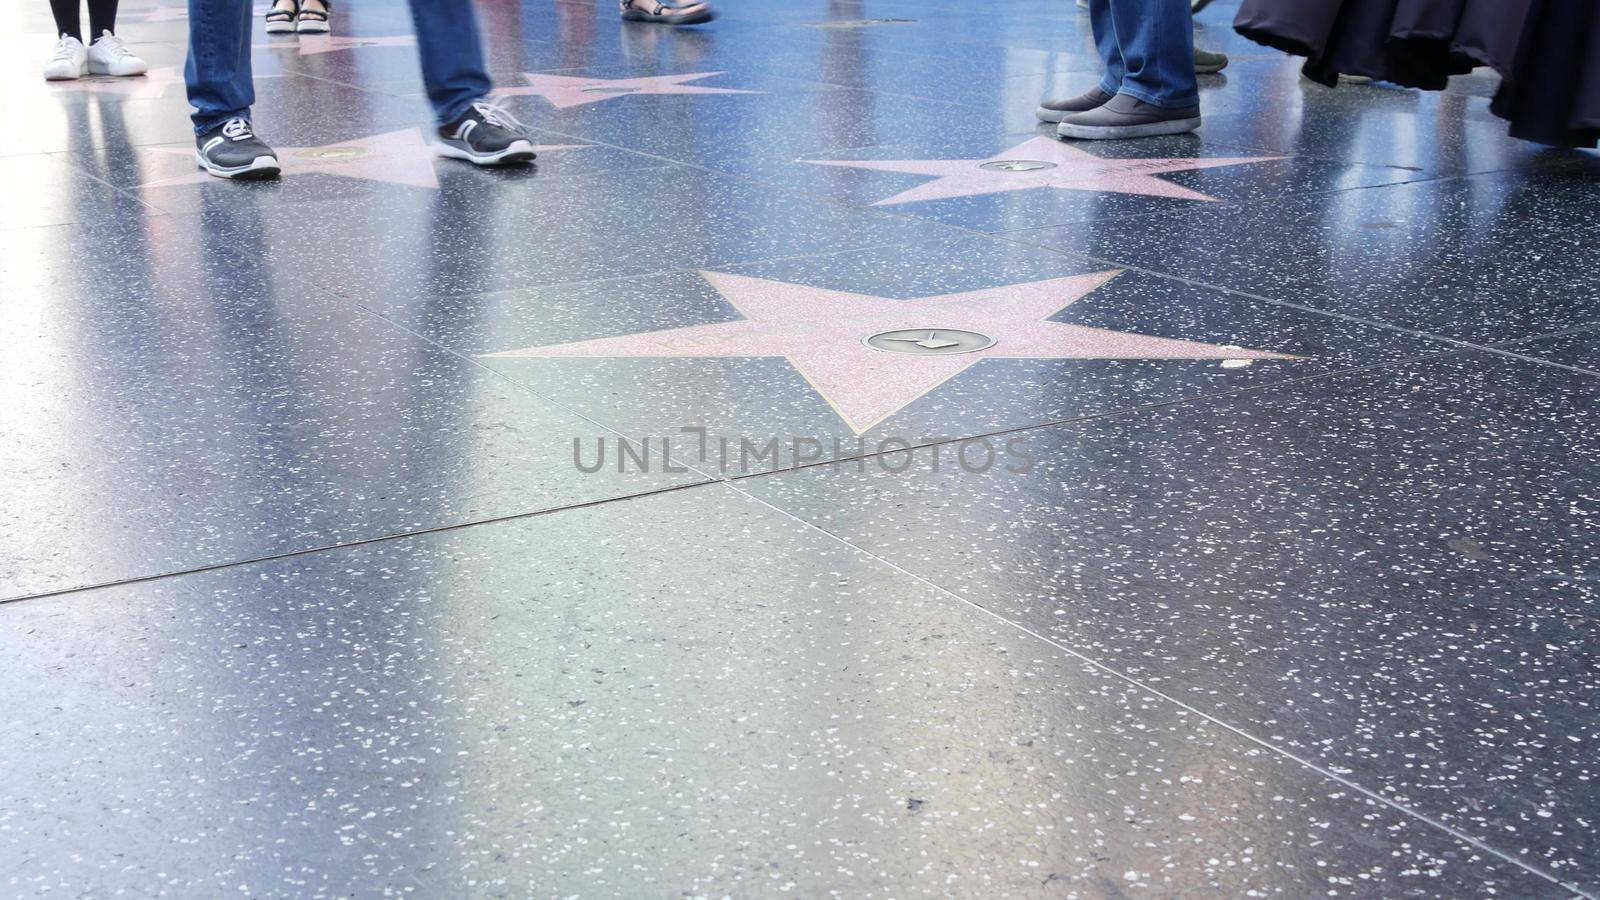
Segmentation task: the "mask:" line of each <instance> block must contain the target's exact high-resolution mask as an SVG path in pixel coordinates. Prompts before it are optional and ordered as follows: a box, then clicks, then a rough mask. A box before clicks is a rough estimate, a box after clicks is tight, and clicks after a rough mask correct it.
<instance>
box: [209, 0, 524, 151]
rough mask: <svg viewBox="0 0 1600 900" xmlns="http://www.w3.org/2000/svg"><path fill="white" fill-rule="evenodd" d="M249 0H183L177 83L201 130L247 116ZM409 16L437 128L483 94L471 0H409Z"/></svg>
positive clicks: (250, 99)
mask: <svg viewBox="0 0 1600 900" xmlns="http://www.w3.org/2000/svg"><path fill="white" fill-rule="evenodd" d="M250 6H251V0H189V60H188V62H186V63H185V64H184V67H183V80H184V82H185V84H187V85H188V88H189V103H190V105H192V106H193V107H194V109H195V111H194V114H193V115H192V116H191V118H192V119H194V132H195V134H201V133H204V132H207V131H210V130H211V129H213V128H215V127H217V126H218V125H220V124H222V123H223V122H226V121H227V120H229V119H231V118H233V117H234V116H243V117H245V118H249V117H250V106H251V104H253V103H255V100H256V92H255V87H254V85H253V84H252V83H251V76H250V35H251V28H252V26H253V25H254V22H253V21H252V20H253V19H254V15H253V14H252V12H251V10H250ZM411 21H412V24H413V25H414V26H415V28H416V32H417V50H418V52H419V54H420V55H421V57H422V81H423V84H425V85H427V88H428V102H429V103H431V104H433V114H434V116H435V117H436V118H438V120H439V124H441V125H443V124H445V123H447V122H453V121H455V120H456V119H457V118H459V117H460V116H461V114H462V113H464V112H466V111H467V107H468V106H471V105H472V101H474V100H477V99H479V98H481V97H483V96H485V95H486V94H488V93H489V89H490V88H491V87H492V85H491V84H490V82H489V73H488V72H486V71H485V70H484V63H483V45H482V43H480V41H479V38H478V17H477V15H476V14H475V13H474V12H473V9H472V3H471V0H411Z"/></svg>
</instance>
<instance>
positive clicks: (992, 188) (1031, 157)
mask: <svg viewBox="0 0 1600 900" xmlns="http://www.w3.org/2000/svg"><path fill="white" fill-rule="evenodd" d="M1276 159H1283V157H1281V156H1219V157H1196V158H1184V157H1176V158H1164V159H1113V158H1107V157H1103V156H1097V155H1095V154H1093V153H1090V152H1088V151H1087V150H1080V149H1078V148H1077V147H1074V146H1072V145H1071V144H1067V143H1063V142H1061V141H1057V140H1052V139H1051V138H1047V137H1042V136H1041V137H1035V138H1030V139H1029V140H1027V141H1024V142H1023V143H1021V144H1018V145H1017V146H1015V147H1012V148H1011V149H1009V150H1006V151H1004V152H1002V153H997V154H995V155H994V156H990V157H988V158H986V159H886V160H844V159H814V160H804V162H808V163H810V164H812V165H816V166H835V167H839V168H848V169H863V170H867V171H874V172H898V173H904V174H908V175H926V176H930V177H932V178H933V179H934V180H932V181H927V182H924V183H922V184H920V185H917V186H916V187H913V188H910V189H908V190H904V191H901V192H900V193H898V194H895V195H893V196H891V197H885V198H884V199H882V200H877V201H875V202H874V203H873V204H872V205H874V206H894V205H898V204H901V203H916V202H919V201H925V200H948V199H952V198H956V197H970V196H977V195H981V194H999V193H1007V192H1011V191H1025V190H1031V189H1034V188H1054V189H1057V190H1072V191H1094V192H1103V193H1117V194H1142V195H1145V196H1150V197H1167V198H1170V199H1176V200H1197V201H1203V202H1212V201H1215V200H1216V199H1217V198H1215V197H1212V196H1210V195H1209V194H1204V193H1201V192H1200V191H1196V190H1191V189H1190V188H1186V187H1184V186H1183V185H1181V184H1177V183H1175V182H1171V181H1167V180H1166V179H1163V178H1157V177H1156V176H1157V175H1162V174H1167V173H1171V172H1185V171H1190V170H1195V169H1211V168H1216V167H1219V166H1237V165H1244V164H1246V163H1258V162H1269V161H1271V160H1276ZM1006 163H1013V164H1015V165H1012V166H1007V165H1005V164H1006Z"/></svg>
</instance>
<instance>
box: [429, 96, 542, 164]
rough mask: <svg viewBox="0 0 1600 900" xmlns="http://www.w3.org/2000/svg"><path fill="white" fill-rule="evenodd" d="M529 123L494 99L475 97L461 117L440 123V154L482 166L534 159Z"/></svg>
mask: <svg viewBox="0 0 1600 900" xmlns="http://www.w3.org/2000/svg"><path fill="white" fill-rule="evenodd" d="M524 130H525V126H524V125H523V124H522V123H521V122H518V121H517V120H516V119H515V118H513V117H512V115H511V114H510V113H508V112H506V111H505V110H503V109H501V108H500V107H498V106H495V105H494V104H493V103H489V102H487V101H485V100H478V101H475V102H474V103H473V104H472V106H471V107H470V108H468V109H467V111H466V112H465V113H464V114H462V116H461V118H459V119H457V120H455V121H454V122H451V123H450V124H448V125H441V126H439V142H438V150H439V155H440V156H448V157H450V158H451V159H464V160H466V161H467V162H469V163H473V164H474V165H479V166H504V165H510V164H512V163H525V162H531V161H532V160H533V156H534V153H533V141H530V140H528V136H527V135H526V134H524V133H523V131H524Z"/></svg>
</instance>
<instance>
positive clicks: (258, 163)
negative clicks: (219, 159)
mask: <svg viewBox="0 0 1600 900" xmlns="http://www.w3.org/2000/svg"><path fill="white" fill-rule="evenodd" d="M194 161H195V164H196V165H198V166H199V167H200V168H202V169H205V170H206V173H207V174H210V175H215V176H217V177H218V178H235V179H238V180H240V181H255V180H258V179H262V178H277V177H278V172H279V168H280V167H279V166H278V160H277V158H275V157H271V156H258V157H256V158H255V159H252V160H251V161H250V164H249V165H247V166H234V167H233V168H228V167H226V166H219V165H215V164H213V163H210V162H207V161H206V158H205V157H204V156H201V155H200V154H199V153H196V154H195V155H194Z"/></svg>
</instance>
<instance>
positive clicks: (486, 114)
mask: <svg viewBox="0 0 1600 900" xmlns="http://www.w3.org/2000/svg"><path fill="white" fill-rule="evenodd" d="M472 108H473V109H475V110H477V112H478V115H480V116H482V117H483V120H484V121H485V122H488V123H489V124H490V125H494V126H497V127H499V128H504V129H505V130H507V131H527V130H528V126H526V125H524V124H522V123H521V122H519V121H517V117H516V116H514V115H512V114H511V111H510V110H508V109H506V108H505V107H503V106H497V105H495V104H494V103H491V102H489V101H488V100H477V101H474V102H473V104H472Z"/></svg>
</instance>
